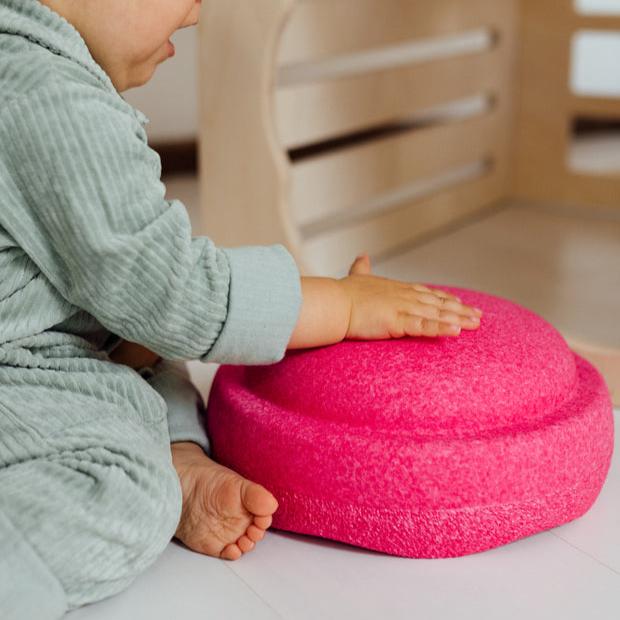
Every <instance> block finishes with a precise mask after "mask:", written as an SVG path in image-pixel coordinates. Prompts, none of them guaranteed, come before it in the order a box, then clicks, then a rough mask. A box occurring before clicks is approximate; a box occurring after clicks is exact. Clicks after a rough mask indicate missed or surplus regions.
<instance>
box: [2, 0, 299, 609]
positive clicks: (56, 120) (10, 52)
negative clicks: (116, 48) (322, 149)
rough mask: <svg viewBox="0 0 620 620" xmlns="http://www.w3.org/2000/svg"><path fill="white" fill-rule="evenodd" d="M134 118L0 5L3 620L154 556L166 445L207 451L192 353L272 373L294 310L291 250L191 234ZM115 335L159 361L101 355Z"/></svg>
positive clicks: (59, 38) (41, 32)
mask: <svg viewBox="0 0 620 620" xmlns="http://www.w3.org/2000/svg"><path fill="white" fill-rule="evenodd" d="M146 123H148V118H147V117H146V116H145V115H144V114H143V113H142V112H140V111H139V110H137V109H135V108H134V107H132V106H131V105H130V104H129V103H127V102H126V101H125V100H124V99H123V97H122V96H121V95H120V94H119V93H118V92H117V91H116V89H115V88H114V86H113V84H112V82H111V80H110V78H109V76H108V75H107V74H106V73H105V71H104V70H103V69H102V67H101V66H100V65H98V64H97V62H96V61H95V60H94V59H93V57H92V56H91V54H90V52H89V50H88V48H87V46H86V43H85V42H84V40H83V39H82V37H81V36H80V34H79V32H78V31H77V30H76V29H75V28H74V27H73V26H72V25H71V24H70V23H69V22H68V21H67V20H65V19H64V18H63V17H61V16H60V15H59V14H57V13H55V12H54V11H52V10H51V9H49V8H48V7H46V6H45V5H42V4H40V3H39V2H38V1H37V0H0V617H1V618H3V620H8V619H11V620H13V619H16V620H22V619H24V620H26V619H27V620H32V619H37V620H47V619H55V618H59V617H61V616H62V615H63V614H64V613H65V612H66V611H67V610H68V609H71V608H74V607H76V606H79V605H82V604H85V603H89V602H92V601H96V600H99V599H101V598H104V597H106V596H109V595H112V594H114V593H116V592H119V591H120V590H122V589H124V588H125V587H127V585H128V584H129V583H131V581H132V580H133V579H134V578H135V577H136V576H137V575H138V574H139V573H140V572H141V571H143V570H144V569H145V568H146V567H147V566H149V565H150V564H151V563H152V562H154V560H155V559H156V558H157V557H158V555H159V554H160V553H161V552H162V551H163V549H164V548H165V546H166V544H167V543H168V541H169V540H170V538H171V537H172V536H173V534H174V531H175V529H176V526H177V523H178V519H179V515H180V508H181V494H180V486H179V481H178V478H177V476H176V472H175V470H174V468H173V467H172V463H171V456H170V442H171V441H172V442H174V441H183V440H185V441H194V442H196V443H198V444H200V445H202V446H203V448H204V449H205V450H207V451H208V449H209V445H208V439H207V437H206V435H205V432H204V428H203V426H202V424H201V415H200V414H201V409H203V408H204V403H202V402H201V400H200V396H199V395H198V392H197V391H196V389H195V388H194V386H193V385H192V384H191V382H190V381H189V379H188V376H187V370H186V368H185V361H186V360H191V359H194V360H201V361H203V362H217V363H224V364H270V363H274V362H277V361H279V360H280V359H282V358H283V357H284V354H285V351H286V346H287V344H288V342H289V339H290V336H291V334H292V331H293V329H294V326H295V324H296V322H297V319H298V314H299V311H300V307H301V285H300V274H299V271H298V268H297V265H296V264H295V261H294V260H293V257H292V256H291V254H290V253H289V252H288V250H287V249H286V248H285V247H284V246H282V245H280V244H274V245H271V246H244V247H238V248H220V247H216V246H215V244H214V243H213V241H212V240H211V239H210V238H208V237H205V236H202V237H198V236H197V237H194V236H193V235H192V231H191V226H190V221H189V218H188V214H187V211H186V208H185V206H184V205H183V204H182V203H181V202H180V201H178V200H166V199H165V198H164V196H165V192H166V188H165V185H164V184H163V183H162V182H161V179H160V175H161V162H160V159H159V157H158V155H157V153H156V152H155V151H153V150H152V149H151V148H150V147H149V146H148V144H147V136H146V132H145V129H144V126H145V125H146ZM240 182H242V179H240ZM121 339H125V340H129V341H132V342H137V343H140V344H142V345H144V346H146V347H147V348H149V349H151V350H152V351H155V352H156V353H158V354H159V355H161V356H162V357H163V358H164V361H163V362H162V363H161V364H158V365H156V366H155V367H154V368H152V369H149V368H145V369H141V370H140V371H135V370H132V369H131V368H129V367H127V366H123V365H120V364H115V363H113V362H111V360H110V357H109V354H110V352H111V349H112V348H113V347H114V346H115V345H116V344H118V342H120V340H121Z"/></svg>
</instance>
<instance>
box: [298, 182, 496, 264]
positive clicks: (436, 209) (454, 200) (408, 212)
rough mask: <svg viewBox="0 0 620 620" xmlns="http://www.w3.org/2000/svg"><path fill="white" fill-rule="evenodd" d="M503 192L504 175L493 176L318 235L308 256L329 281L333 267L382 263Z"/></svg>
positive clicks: (311, 241) (310, 244) (309, 245)
mask: <svg viewBox="0 0 620 620" xmlns="http://www.w3.org/2000/svg"><path fill="white" fill-rule="evenodd" d="M504 191H505V183H504V179H503V177H502V174H501V171H494V172H492V173H488V174H486V175H485V176H484V177H482V178H479V179H476V180H473V181H469V182H467V183H463V184H459V185H457V186H455V187H451V188H449V189H447V190H444V191H442V192H439V193H437V194H435V195H433V196H430V197H427V198H425V199H422V200H416V201H414V202H413V203H408V204H405V205H402V206H401V207H399V208H397V209H391V210H389V211H387V212H386V213H381V214H378V215H375V216H374V217H370V218H366V219H364V220H363V221H361V222H355V223H352V224H350V225H347V226H345V227H342V228H340V227H339V228H335V229H333V230H330V231H328V232H326V233H323V234H320V235H317V236H316V237H314V238H311V239H308V240H307V241H306V243H305V249H304V251H305V254H306V256H307V260H308V262H310V263H311V264H312V266H313V268H314V270H315V272H316V273H317V274H318V275H330V274H332V273H333V272H334V266H336V265H338V266H340V267H343V266H345V265H350V264H351V263H352V262H353V260H354V259H355V256H356V254H357V253H361V252H368V254H369V255H371V256H372V257H373V260H375V259H377V258H380V257H381V256H382V255H383V254H385V253H388V252H391V251H393V250H394V248H396V247H397V246H399V245H402V244H406V243H410V242H412V241H414V240H415V239H417V238H419V237H421V236H422V235H424V234H427V233H429V232H434V231H437V230H438V229H440V228H441V227H442V226H446V225H449V224H453V223H454V222H455V221H458V220H459V219H462V218H465V217H467V216H469V215H471V214H472V213H475V212H479V211H481V210H483V209H484V208H485V207H488V206H489V205H492V204H494V203H496V202H497V201H498V200H499V199H500V198H501V197H502V196H503V194H504Z"/></svg>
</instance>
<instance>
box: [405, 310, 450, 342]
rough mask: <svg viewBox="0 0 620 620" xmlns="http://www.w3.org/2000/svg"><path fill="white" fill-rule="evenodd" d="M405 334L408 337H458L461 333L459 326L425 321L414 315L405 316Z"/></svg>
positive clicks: (433, 320) (431, 320)
mask: <svg viewBox="0 0 620 620" xmlns="http://www.w3.org/2000/svg"><path fill="white" fill-rule="evenodd" d="M404 320H405V333H406V334H407V335H408V336H429V337H436V336H458V335H459V334H460V333H461V326H460V325H454V324H449V323H444V322H442V321H436V320H435V319H427V318H425V317H421V316H416V315H412V314H409V315H406V316H405V319H404Z"/></svg>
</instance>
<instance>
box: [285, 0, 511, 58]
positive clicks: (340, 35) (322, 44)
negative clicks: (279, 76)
mask: <svg viewBox="0 0 620 620" xmlns="http://www.w3.org/2000/svg"><path fill="white" fill-rule="evenodd" d="M511 5H512V2H510V1H509V0H508V1H506V0H467V1H465V0H437V1H432V0H304V1H302V2H298V4H297V6H296V8H295V10H294V12H293V14H292V16H291V18H290V20H289V23H288V24H287V26H286V28H285V30H284V33H283V37H282V44H281V47H280V55H279V63H280V64H288V63H297V62H307V61H310V60H317V59H322V58H325V57H331V56H335V55H339V54H349V53H353V52H357V51H360V50H366V49H370V48H373V47H374V48H376V47H384V46H389V45H394V44H399V43H402V42H404V41H407V40H410V39H415V38H424V37H438V36H444V35H450V34H454V33H458V32H463V31H466V30H469V29H472V28H478V27H482V26H491V27H510V25H511V21H512V19H513V13H512V6H511Z"/></svg>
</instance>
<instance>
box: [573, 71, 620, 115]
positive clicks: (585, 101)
mask: <svg viewBox="0 0 620 620" xmlns="http://www.w3.org/2000/svg"><path fill="white" fill-rule="evenodd" d="M619 62H620V61H619ZM568 109H569V112H570V114H571V115H572V116H589V117H591V118H617V119H619V120H620V98H615V99H611V98H610V99H605V98H603V97H582V96H575V95H572V96H570V97H569V100H568Z"/></svg>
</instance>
